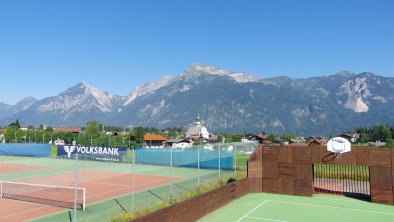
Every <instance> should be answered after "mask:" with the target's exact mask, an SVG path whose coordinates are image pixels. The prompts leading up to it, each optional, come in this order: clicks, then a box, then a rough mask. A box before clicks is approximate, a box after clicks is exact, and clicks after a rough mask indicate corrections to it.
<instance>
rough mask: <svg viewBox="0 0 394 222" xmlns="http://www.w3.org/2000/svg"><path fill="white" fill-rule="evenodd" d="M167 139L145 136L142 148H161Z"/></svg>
mask: <svg viewBox="0 0 394 222" xmlns="http://www.w3.org/2000/svg"><path fill="white" fill-rule="evenodd" d="M165 141H167V138H165V137H163V136H162V135H159V134H145V135H144V144H143V145H144V147H146V148H163V147H164V142H165Z"/></svg>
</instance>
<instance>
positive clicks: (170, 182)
mask: <svg viewBox="0 0 394 222" xmlns="http://www.w3.org/2000/svg"><path fill="white" fill-rule="evenodd" d="M170 200H171V201H172V147H170Z"/></svg>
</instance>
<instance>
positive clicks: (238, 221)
mask: <svg viewBox="0 0 394 222" xmlns="http://www.w3.org/2000/svg"><path fill="white" fill-rule="evenodd" d="M267 201H268V200H265V201H264V202H262V203H261V204H259V205H258V206H257V207H255V208H254V209H253V210H251V211H249V212H248V213H247V214H245V215H243V217H241V218H239V219H238V220H237V221H236V222H240V221H241V220H242V219H244V218H245V217H247V216H248V215H249V214H251V213H252V212H253V211H255V210H256V209H257V208H259V207H260V206H261V205H263V204H265V203H267Z"/></svg>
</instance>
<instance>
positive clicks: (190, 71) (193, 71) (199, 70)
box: [180, 63, 259, 83]
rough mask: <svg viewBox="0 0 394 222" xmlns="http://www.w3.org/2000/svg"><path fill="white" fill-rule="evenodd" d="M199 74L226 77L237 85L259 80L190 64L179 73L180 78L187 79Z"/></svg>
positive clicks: (245, 74)
mask: <svg viewBox="0 0 394 222" xmlns="http://www.w3.org/2000/svg"><path fill="white" fill-rule="evenodd" d="M201 74H210V75H219V76H227V77H229V78H231V79H233V80H234V81H236V82H238V83H245V82H255V81H258V80H259V78H257V77H255V76H253V75H250V74H248V73H244V72H230V71H227V70H224V69H220V68H217V67H214V66H210V65H204V64H199V63H197V64H192V65H191V66H189V67H188V68H187V70H186V71H184V72H183V73H181V75H180V76H181V77H186V78H187V77H188V78H193V77H197V76H199V75H201Z"/></svg>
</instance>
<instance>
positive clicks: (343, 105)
mask: <svg viewBox="0 0 394 222" xmlns="http://www.w3.org/2000/svg"><path fill="white" fill-rule="evenodd" d="M0 113H1V114H0V119H1V121H0V124H1V125H8V124H10V123H12V122H15V120H16V119H18V120H19V122H20V123H21V124H23V125H34V126H38V125H39V124H42V123H44V124H48V125H51V126H85V124H86V122H87V121H89V120H93V119H95V120H98V121H99V122H101V123H103V124H105V125H116V126H123V127H130V128H132V127H136V126H147V127H156V128H159V129H161V128H166V127H174V126H176V127H184V128H186V127H187V126H188V125H189V124H191V123H193V121H194V119H195V117H196V115H197V113H199V114H200V116H201V117H202V118H203V123H204V125H205V126H206V127H207V128H208V130H209V131H211V132H225V133H244V132H262V131H265V132H267V133H273V134H287V133H294V134H297V135H303V136H313V135H315V136H317V135H325V136H329V135H335V134H338V133H341V132H344V131H347V130H350V129H352V128H354V127H360V126H371V125H374V124H388V125H394V78H391V77H382V76H378V75H375V74H373V73H369V72H364V73H360V74H354V73H351V72H339V73H336V74H333V75H328V76H320V77H311V78H290V77H286V76H281V77H274V78H258V77H256V76H253V75H251V74H248V73H243V72H230V71H227V70H223V69H220V68H216V67H213V66H209V65H202V64H194V65H191V66H190V67H188V68H187V70H185V71H184V72H182V73H180V74H179V75H177V76H174V77H172V76H164V77H163V78H161V79H159V80H157V81H154V82H151V83H147V84H144V85H142V86H139V87H136V88H135V89H134V90H132V91H131V92H130V94H129V95H127V96H119V95H114V94H111V93H109V92H105V91H102V90H100V89H98V88H95V87H93V86H90V85H89V84H88V83H85V82H81V83H79V84H77V85H75V86H73V87H71V88H69V89H67V90H65V91H64V92H62V93H60V94H59V95H57V96H52V97H47V98H44V99H42V100H38V101H37V100H35V99H34V98H32V97H29V98H27V99H24V100H22V101H20V102H19V103H17V104H16V105H13V106H12V105H8V104H4V103H0Z"/></svg>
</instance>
